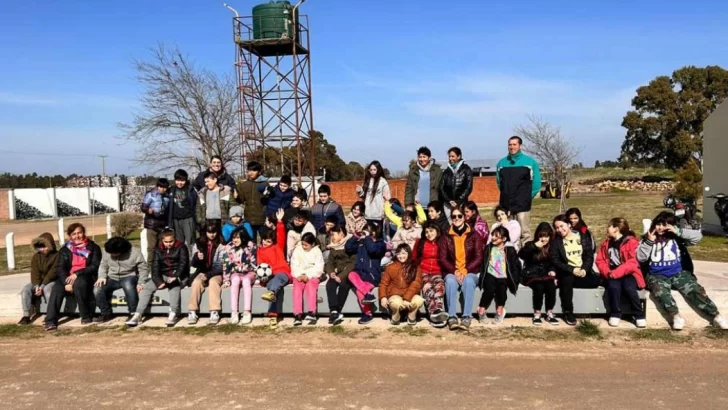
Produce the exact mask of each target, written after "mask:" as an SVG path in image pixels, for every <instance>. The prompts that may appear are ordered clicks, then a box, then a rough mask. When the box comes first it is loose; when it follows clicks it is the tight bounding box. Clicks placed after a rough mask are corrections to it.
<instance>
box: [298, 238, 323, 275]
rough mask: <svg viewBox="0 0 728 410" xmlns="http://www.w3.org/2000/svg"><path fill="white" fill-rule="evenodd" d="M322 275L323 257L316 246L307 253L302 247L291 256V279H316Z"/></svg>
mask: <svg viewBox="0 0 728 410" xmlns="http://www.w3.org/2000/svg"><path fill="white" fill-rule="evenodd" d="M323 273H324V256H323V254H322V253H321V249H319V247H318V246H314V247H313V248H311V250H309V251H305V250H304V249H303V247H300V248H298V249H296V250H295V251H294V252H293V256H291V274H292V275H293V277H294V278H295V277H298V276H301V275H306V276H307V277H308V278H309V279H318V278H320V277H321V275H323Z"/></svg>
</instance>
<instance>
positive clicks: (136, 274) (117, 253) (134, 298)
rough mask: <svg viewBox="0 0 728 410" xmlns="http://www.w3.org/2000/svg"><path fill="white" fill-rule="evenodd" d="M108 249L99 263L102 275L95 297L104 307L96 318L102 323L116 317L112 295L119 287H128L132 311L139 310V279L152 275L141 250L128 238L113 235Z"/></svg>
mask: <svg viewBox="0 0 728 410" xmlns="http://www.w3.org/2000/svg"><path fill="white" fill-rule="evenodd" d="M104 251H105V252H104V253H103V255H102V256H101V265H99V279H98V280H97V281H96V283H95V284H94V286H95V288H94V297H95V298H96V304H97V305H98V306H99V310H100V311H101V316H98V318H97V320H96V322H101V323H103V322H108V321H109V320H111V319H113V315H112V311H111V304H110V303H109V299H110V298H111V295H112V294H113V293H114V291H115V290H117V289H123V290H124V297H126V304H127V307H128V308H129V314H130V315H131V314H132V313H134V312H136V308H137V304H138V303H139V292H141V290H142V285H141V283H140V282H139V280H140V279H141V280H142V281H146V280H147V277H148V276H149V269H148V268H147V263H146V262H144V258H142V253H141V251H139V249H137V248H132V246H131V243H130V242H129V241H127V240H126V239H124V238H121V237H118V236H117V237H114V238H111V239H109V240H108V241H106V244H105V245H104Z"/></svg>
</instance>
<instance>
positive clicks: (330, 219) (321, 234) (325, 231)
mask: <svg viewBox="0 0 728 410" xmlns="http://www.w3.org/2000/svg"><path fill="white" fill-rule="evenodd" d="M338 222H339V221H338V218H336V215H329V216H327V217H326V223H325V224H324V226H323V227H321V229H319V230H318V235H316V240H317V241H318V243H319V245H321V249H322V250H323V252H324V260H326V256H327V255H328V253H327V252H326V245H328V244H329V240H330V239H329V232H331V229H333V228H334V227H335V226H336V225H338Z"/></svg>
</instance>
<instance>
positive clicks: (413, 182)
mask: <svg viewBox="0 0 728 410" xmlns="http://www.w3.org/2000/svg"><path fill="white" fill-rule="evenodd" d="M428 168H429V169H428V170H429V172H430V202H432V201H436V200H437V199H438V198H439V194H440V179H441V178H442V168H441V167H440V164H437V163H435V159H434V158H431V159H430V164H429V165H428ZM420 169H423V168H422V167H420V164H419V163H418V162H415V163H414V164H412V166H411V167H410V170H409V174H407V185H406V186H405V188H404V203H405V204H414V203H415V198H416V197H417V188H418V186H419V183H420ZM424 205H425V206H427V204H424Z"/></svg>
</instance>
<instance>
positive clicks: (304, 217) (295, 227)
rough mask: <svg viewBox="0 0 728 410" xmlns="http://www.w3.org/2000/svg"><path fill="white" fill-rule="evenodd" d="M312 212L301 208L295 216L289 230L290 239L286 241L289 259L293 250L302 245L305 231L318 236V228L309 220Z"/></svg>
mask: <svg viewBox="0 0 728 410" xmlns="http://www.w3.org/2000/svg"><path fill="white" fill-rule="evenodd" d="M310 217H311V213H310V212H308V211H307V210H305V209H299V210H298V213H297V214H296V216H295V217H294V218H293V224H292V226H291V229H290V230H289V231H288V239H287V241H286V251H287V252H288V255H287V257H288V260H291V256H293V252H294V251H295V250H296V249H298V248H300V247H301V237H302V236H303V234H305V233H311V234H313V235H314V237H316V228H314V227H313V224H311V222H309V219H310Z"/></svg>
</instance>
